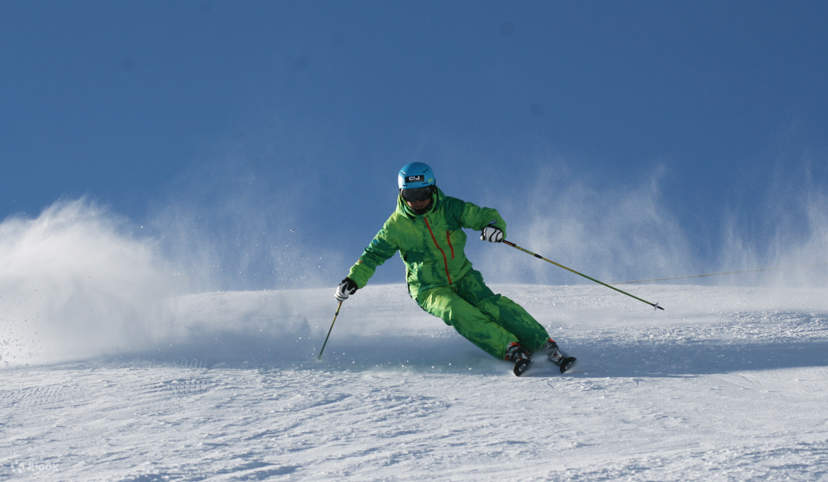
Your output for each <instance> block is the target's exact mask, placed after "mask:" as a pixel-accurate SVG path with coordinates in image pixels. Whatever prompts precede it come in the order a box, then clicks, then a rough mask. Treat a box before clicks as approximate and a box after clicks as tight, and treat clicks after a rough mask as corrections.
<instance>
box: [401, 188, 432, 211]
mask: <svg viewBox="0 0 828 482" xmlns="http://www.w3.org/2000/svg"><path fill="white" fill-rule="evenodd" d="M401 194H402V198H403V200H404V201H405V204H407V205H408V207H409V208H410V209H412V210H413V211H414V212H415V213H417V214H421V213H424V212H426V211H427V210H428V208H429V207H430V206H431V199H432V195H433V194H434V188H433V187H431V186H428V187H419V188H414V189H404V190H403V191H402V192H401Z"/></svg>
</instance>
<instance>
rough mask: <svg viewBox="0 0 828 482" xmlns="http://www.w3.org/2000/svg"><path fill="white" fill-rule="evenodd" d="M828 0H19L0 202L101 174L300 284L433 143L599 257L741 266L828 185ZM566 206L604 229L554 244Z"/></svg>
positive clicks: (485, 185) (5, 107) (1, 119)
mask: <svg viewBox="0 0 828 482" xmlns="http://www.w3.org/2000/svg"><path fill="white" fill-rule="evenodd" d="M825 18H828V4H826V3H825V2H816V1H813V2H812V1H797V2H762V1H733V2H723V1H701V2H661V1H632V2H610V1H599V2H591V1H567V2H517V3H515V2H486V1H480V2H471V1H452V2H386V1H356V2H335V1H331V2H326V1H282V2H272V1H268V2H253V1H247V2H220V1H208V0H204V1H187V2H184V1H179V2H167V1H165V2H158V1H145V2H109V1H78V2H58V1H37V2H29V1H6V2H3V3H2V4H1V5H0V65H2V76H0V165H2V175H1V176H0V219H2V218H7V217H9V216H24V217H25V216H29V217H36V216H38V215H39V213H40V212H41V211H42V210H43V209H45V208H47V207H48V206H50V205H51V204H52V203H54V202H55V201H57V200H61V199H63V200H67V199H75V198H78V197H81V196H85V197H86V198H87V199H89V200H91V201H92V202H94V203H96V204H98V205H102V206H105V207H106V208H108V209H109V210H110V211H111V212H112V213H114V214H113V215H117V216H118V217H120V218H122V219H125V220H126V221H125V222H124V224H125V225H127V226H132V227H133V228H135V229H136V232H137V231H141V230H143V231H142V232H143V233H144V234H143V235H145V236H149V237H153V238H157V239H161V240H165V239H169V238H172V237H173V236H172V235H170V234H169V233H170V231H171V229H170V225H171V224H175V225H176V227H177V228H178V232H180V231H181V230H182V229H183V228H182V226H192V227H193V229H194V230H195V231H197V236H196V237H198V238H199V239H200V240H201V241H205V240H208V239H209V240H213V241H205V242H215V243H216V246H220V247H219V248H216V250H217V251H219V252H221V253H222V254H221V256H222V259H224V261H222V262H221V264H222V267H221V268H220V269H222V270H226V271H233V274H230V275H228V276H227V279H228V280H230V281H227V282H225V283H224V285H225V286H226V287H267V286H270V285H273V284H280V283H282V284H291V283H292V282H293V283H294V284H301V283H302V282H303V280H301V279H297V278H296V274H295V271H291V274H290V276H280V275H279V274H278V272H279V271H280V270H282V271H285V270H283V269H282V268H281V267H280V266H281V265H282V264H284V263H291V262H297V263H299V264H302V266H304V267H305V269H318V270H319V277H320V278H322V279H324V280H328V279H329V278H330V279H332V278H336V279H333V281H332V282H333V283H335V282H336V281H338V279H339V277H340V276H341V274H344V271H345V269H347V267H348V266H349V265H350V263H351V262H352V261H353V260H354V259H355V258H356V256H358V254H359V252H360V251H361V249H362V247H363V246H365V245H366V244H367V243H368V241H370V238H371V236H373V234H374V233H375V232H376V230H377V229H378V227H379V226H380V225H381V223H382V222H383V221H384V219H385V217H386V216H387V214H388V213H389V212H390V210H391V209H392V208H393V204H394V195H395V192H394V182H395V175H396V171H397V170H398V169H399V167H400V166H402V165H403V164H405V163H407V162H409V161H412V160H418V161H423V162H427V163H430V164H431V165H432V166H433V167H434V170H435V171H436V174H437V176H438V184H439V185H440V186H441V187H442V188H443V189H444V190H445V191H447V192H448V193H449V194H453V195H456V196H458V197H461V198H464V199H467V200H471V201H476V202H478V203H481V204H486V205H490V206H492V207H497V208H500V209H501V210H502V211H503V214H504V216H505V217H506V219H507V222H509V223H510V226H514V227H515V229H514V230H512V231H511V232H510V233H509V236H510V238H511V239H513V240H515V241H516V242H520V241H521V240H526V241H531V242H532V245H533V246H531V247H534V248H535V249H537V250H539V251H543V250H544V249H548V250H553V249H554V252H553V253H549V252H547V254H549V255H550V256H552V257H553V258H555V259H559V260H561V261H566V260H569V259H572V260H574V261H576V262H578V263H580V264H579V266H584V265H586V268H589V269H591V270H593V272H596V271H597V272H602V273H608V274H609V273H613V274H618V275H619V276H620V275H624V276H633V277H636V276H638V275H645V274H646V275H672V274H675V272H674V271H672V270H670V271H671V272H669V273H668V272H665V271H668V269H667V267H666V266H665V265H663V264H662V265H659V266H657V267H650V268H648V269H643V268H642V269H637V268H636V266H639V267H640V263H639V264H636V263H632V262H631V261H629V262H627V263H626V265H625V267H624V269H613V267H612V266H610V264H612V263H613V261H612V260H613V259H615V260H617V259H618V257H619V256H624V255H622V254H619V253H621V252H619V251H613V249H616V248H612V249H610V248H609V247H610V246H616V247H617V246H623V247H625V248H632V249H638V252H637V253H636V254H635V256H634V257H633V258H632V259H634V260H645V259H648V258H651V257H653V256H654V254H653V253H652V252H649V251H648V250H653V249H658V250H659V253H660V255H662V256H663V257H664V258H665V259H667V258H670V257H671V256H679V257H680V258H682V263H680V266H678V265H677V266H676V267H675V268H674V269H675V270H680V269H683V270H702V271H703V270H707V269H717V268H728V267H729V266H724V265H725V264H728V263H727V260H726V259H725V257H723V256H722V251H723V249H724V248H723V243H726V239H732V237H733V236H732V233H733V232H736V233H738V234H737V236H736V237H737V238H739V240H740V242H741V245H742V246H743V247H744V244H747V245H749V248H750V250H752V251H755V252H756V253H759V256H758V257H753V258H750V260H751V261H752V262H758V263H760V264H761V263H763V262H766V261H767V260H766V259H764V256H763V255H764V254H767V253H768V251H769V250H770V249H771V248H770V246H771V245H772V244H773V241H774V240H775V239H779V238H780V236H779V230H780V229H783V228H784V230H785V231H786V236H787V235H788V234H791V236H794V237H796V235H798V236H800V237H807V236H808V235H809V233H812V232H813V231H814V230H815V227H814V226H813V225H812V224H813V219H811V220H810V221H809V219H808V212H809V209H811V210H812V208H813V206H814V205H813V203H812V202H811V201H808V200H809V199H811V200H812V199H813V197H814V196H817V197H818V196H820V195H821V194H822V193H824V192H825V190H826V186H828V167H826V147H828V146H827V145H826V144H827V143H826V138H825V132H828V90H826V88H825V86H826V85H828V78H827V77H828V75H827V74H828V56H826V55H825V52H826V47H828V30H826V29H825V28H824V19H825ZM573 186H577V189H573ZM631 199H632V200H634V201H635V200H637V201H636V202H633V203H631V204H630V203H628V204H630V206H629V207H627V208H625V209H624V210H623V211H620V212H614V208H615V207H618V206H621V205H624V202H625V200H631ZM809 202H811V204H809ZM564 204H566V205H570V206H572V209H570V210H569V211H566V212H564V211H562V208H561V205H564ZM547 207H548V210H547ZM638 208H640V209H641V214H642V215H643V216H645V217H647V216H649V217H648V218H647V219H648V220H647V221H646V222H644V223H643V224H636V221H630V223H631V224H628V225H623V226H619V227H618V228H617V229H608V228H606V225H605V224H604V221H603V220H602V219H603V218H602V216H606V217H607V218H608V219H615V218H616V217H617V216H622V215H623V216H636V215H637V214H636V212H637V211H638ZM530 211H531V213H532V214H531V215H530V214H529V212H530ZM547 212H548V213H549V218H548V219H544V215H545V213H547ZM648 213H649V214H648ZM553 214H554V216H553ZM562 216H565V217H566V218H567V221H566V222H567V223H568V224H567V226H570V227H571V226H572V223H573V222H574V223H577V220H579V219H580V220H589V221H590V222H591V223H593V227H594V229H590V226H589V225H587V226H581V227H579V229H578V230H577V231H578V232H579V233H581V234H580V235H579V236H580V238H579V237H578V236H572V237H569V238H566V239H567V240H568V242H570V244H567V243H557V244H556V243H554V242H553V241H552V238H554V237H555V236H556V234H555V226H556V225H562V219H561V217H562ZM184 218H186V219H187V222H182V219H184ZM544 222H547V223H548V227H546V228H544V229H540V231H539V229H538V228H537V226H538V225H539V224H542V223H544ZM612 223H615V224H612ZM612 223H611V224H612V225H613V226H618V224H617V223H618V221H613V222H612ZM809 223H811V224H809ZM660 225H664V226H666V228H665V230H667V231H670V232H669V233H668V234H665V232H664V231H663V230H661V229H660V228H659V227H658V226H660ZM530 229H533V230H534V232H535V233H537V232H541V231H542V232H543V233H544V235H543V236H540V237H539V236H537V235H532V234H531V233H530V232H529V231H530ZM570 231H572V230H570ZM590 233H596V234H595V236H591V235H590ZM631 233H633V234H636V233H637V234H636V235H641V233H644V234H645V235H647V234H648V233H650V234H651V236H649V241H654V242H645V241H636V242H633V241H631V240H630V236H631ZM727 233H731V235H728V234H727ZM185 237H186V236H185ZM583 237H590V238H594V237H597V238H600V239H591V244H590V245H589V246H591V247H595V250H596V251H598V250H602V251H603V252H611V256H605V255H602V254H600V253H594V252H593V253H592V254H590V253H589V252H583V250H581V251H578V250H576V248H577V247H578V246H583V243H581V242H579V240H582V239H583ZM621 237H623V239H621ZM180 238H181V236H178V237H177V239H180ZM544 239H546V240H548V242H545V241H544ZM216 240H217V241H216ZM659 243H661V244H662V245H663V244H665V243H667V244H670V245H671V246H672V247H674V248H675V247H676V246H678V245H680V246H681V253H680V255H674V254H671V251H670V250H669V249H667V250H666V251H665V250H663V249H661V248H657V247H656V248H654V247H653V246H659ZM170 244H173V243H170ZM737 244H738V243H737ZM280 247H283V248H284V249H282V248H280ZM169 249H170V250H172V251H175V250H176V249H177V250H178V251H182V250H186V248H182V247H181V246H178V247H177V248H174V247H170V248H169ZM476 249H478V248H477V247H474V248H472V252H475V250H476ZM277 251H282V252H284V253H286V254H285V256H287V257H288V258H289V259H287V260H276V261H274V254H273V253H274V252H277ZM574 251H578V254H577V255H572V253H570V252H574ZM240 252H244V253H246V254H245V256H244V261H242V259H241V258H242V256H240V255H239V254H238V253H240ZM754 254H755V253H754ZM481 256H482V255H481ZM299 258H301V260H299V261H297V260H298V259H299ZM251 260H253V261H251ZM497 262H498V261H485V260H484V261H482V265H483V266H488V267H491V266H493V265H494V264H495V263H497ZM507 262H508V261H507ZM622 264H623V263H622ZM241 265H244V266H242V267H240V266H241ZM274 265H275V266H276V267H275V268H274ZM231 266H233V267H232V268H231ZM586 268H584V269H586ZM274 273H276V274H274ZM515 277H516V278H519V279H526V280H529V278H528V277H525V276H524V277H522V276H520V275H519V274H518V275H517V276H515ZM377 279H378V280H381V281H399V280H401V274H400V272H399V266H398V264H397V263H394V265H393V267H392V268H391V269H389V270H385V271H382V272H381V273H378V278H377ZM531 280H537V278H532V279H531ZM542 281H547V280H546V279H542Z"/></svg>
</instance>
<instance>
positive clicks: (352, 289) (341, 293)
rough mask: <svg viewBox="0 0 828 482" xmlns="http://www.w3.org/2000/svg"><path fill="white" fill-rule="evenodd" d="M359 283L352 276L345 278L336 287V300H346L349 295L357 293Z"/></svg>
mask: <svg viewBox="0 0 828 482" xmlns="http://www.w3.org/2000/svg"><path fill="white" fill-rule="evenodd" d="M356 290H357V285H356V283H354V280H352V279H351V278H345V279H344V280H342V281H340V282H339V286H337V287H336V301H345V300H347V299H348V297H349V296H351V295H352V294H354V293H356Z"/></svg>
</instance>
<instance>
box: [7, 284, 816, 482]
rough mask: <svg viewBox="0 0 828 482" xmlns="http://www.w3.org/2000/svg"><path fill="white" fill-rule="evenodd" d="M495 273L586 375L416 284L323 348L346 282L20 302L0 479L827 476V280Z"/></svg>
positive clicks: (13, 323)
mask: <svg viewBox="0 0 828 482" xmlns="http://www.w3.org/2000/svg"><path fill="white" fill-rule="evenodd" d="M494 288H496V289H497V290H498V291H499V292H501V293H503V294H504V295H507V296H509V297H511V298H513V299H515V300H516V301H518V302H519V303H521V304H522V305H523V306H524V307H526V308H527V309H528V310H529V311H530V312H531V313H533V314H534V315H535V316H536V317H537V318H538V320H539V321H541V322H542V323H543V324H544V325H545V326H546V327H547V329H548V330H549V332H550V334H551V335H552V336H553V337H554V338H555V339H556V340H557V341H558V343H559V344H560V345H561V347H562V348H563V349H564V350H565V351H567V352H569V353H571V354H573V355H575V356H577V357H578V358H579V365H578V368H577V369H576V370H575V371H574V372H573V373H571V374H567V375H563V376H562V375H560V374H558V373H557V372H556V370H555V367H553V366H550V365H547V364H545V362H543V361H538V362H537V363H536V364H535V366H534V367H533V368H532V370H531V371H530V372H528V373H527V374H526V376H524V377H521V378H517V377H514V376H513V375H512V374H511V370H510V366H509V365H508V364H507V363H505V362H502V361H498V360H494V359H492V358H490V357H489V356H488V355H486V354H485V353H483V352H482V351H480V350H479V349H477V348H475V347H474V346H473V345H471V344H470V343H468V342H467V341H465V340H464V339H462V338H461V337H460V336H459V335H457V334H456V333H455V332H454V331H453V330H452V329H451V328H450V327H447V326H446V325H444V324H443V323H442V321H440V320H438V319H436V318H433V317H431V316H429V315H427V314H426V313H425V312H423V311H421V310H420V309H419V308H418V307H417V306H416V305H415V304H414V303H413V302H412V301H411V300H410V299H409V298H408V296H407V294H406V290H405V287H404V286H403V285H369V286H368V287H366V288H365V289H363V290H360V291H359V292H358V293H357V294H356V295H355V296H354V297H353V298H352V299H350V300H348V301H346V302H345V303H344V304H343V307H342V311H341V313H340V315H339V318H338V319H337V321H336V325H335V326H334V329H333V332H332V335H331V338H330V341H329V343H328V346H327V348H326V351H325V353H324V355H323V358H322V360H321V361H318V360H317V359H316V355H317V353H318V351H319V349H320V347H321V343H322V341H323V339H324V337H325V334H326V332H327V330H328V328H329V326H330V323H331V320H332V317H333V313H334V310H335V309H336V302H335V301H334V300H333V288H330V289H324V290H313V289H308V290H285V291H260V292H215V293H201V294H192V295H184V296H174V297H172V298H170V299H167V300H163V303H161V304H160V305H153V306H151V307H150V309H148V313H151V315H147V316H146V317H143V318H142V317H141V316H138V315H136V314H135V313H134V307H131V308H130V316H129V317H127V318H126V319H127V320H129V321H130V323H125V322H123V320H122V319H121V318H119V320H121V321H119V322H118V323H112V324H110V323H109V322H108V321H107V320H106V319H100V318H101V317H100V315H101V313H107V311H106V310H97V311H95V312H93V316H96V317H94V319H86V320H83V322H82V323H81V322H78V321H77V320H78V314H77V313H76V312H75V311H76V310H73V312H72V313H70V314H68V315H67V318H66V320H61V317H60V316H59V315H60V314H61V311H60V310H59V309H56V308H55V307H54V306H52V305H50V309H49V310H48V313H47V312H44V311H37V310H35V313H33V314H30V316H29V317H28V318H22V317H15V318H12V314H16V315H19V314H20V313H23V312H25V311H26V309H27V307H29V308H30V307H31V306H32V305H31V303H32V301H31V299H27V300H24V301H20V302H10V301H9V300H8V299H6V300H5V301H4V303H5V308H8V307H9V306H11V307H16V308H17V310H16V311H14V310H12V311H9V310H8V309H6V310H4V313H6V314H5V315H4V318H3V320H2V321H3V322H4V324H3V326H4V333H3V334H2V335H0V354H2V360H0V363H2V364H3V368H0V377H1V378H0V433H1V434H2V436H0V479H8V478H10V479H21V480H24V479H25V480H31V479H34V480H167V479H171V480H179V479H187V480H194V479H195V480H198V479H205V478H208V479H211V480H250V479H254V480H256V479H258V480H262V479H275V480H280V479H283V480H342V479H350V480H387V479H390V480H421V479H437V480H495V479H504V478H508V479H520V480H564V479H566V480H570V479H572V480H602V479H633V480H687V479H712V480H729V479H738V480H744V479H768V478H770V479H786V478H790V479H794V480H826V479H828V410H826V409H825V407H826V406H828V296H825V290H824V289H794V288H788V289H781V288H774V287H759V286H749V287H740V286H699V285H666V286H665V285H660V286H659V285H643V286H640V285H627V286H623V288H624V289H626V290H628V291H631V292H632V293H634V294H637V295H641V296H643V297H645V298H647V299H651V300H653V301H657V302H659V303H660V304H661V305H662V306H664V307H665V308H666V311H655V310H653V309H652V308H649V307H647V306H646V305H643V304H641V303H638V302H636V301H635V300H632V299H630V298H627V297H625V296H622V295H619V294H618V293H615V292H612V291H610V290H607V289H606V288H603V287H601V286H596V285H575V286H539V285H494ZM34 306H38V305H34ZM73 306H74V305H73ZM116 314H117V312H116ZM67 324H68V326H67ZM73 330H75V331H77V330H86V331H80V332H79V333H75V334H74V335H71V336H69V335H67V333H70V332H72V333H74V331H73ZM64 337H65V338H64ZM61 340H63V341H61Z"/></svg>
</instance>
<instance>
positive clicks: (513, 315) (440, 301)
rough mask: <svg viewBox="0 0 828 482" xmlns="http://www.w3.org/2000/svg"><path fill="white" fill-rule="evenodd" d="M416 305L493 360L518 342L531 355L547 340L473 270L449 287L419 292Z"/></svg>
mask: <svg viewBox="0 0 828 482" xmlns="http://www.w3.org/2000/svg"><path fill="white" fill-rule="evenodd" d="M416 302H417V304H418V305H420V307H421V308H422V309H424V310H425V311H427V312H428V313H431V314H432V315H434V316H437V317H439V318H441V319H442V320H443V321H445V322H446V324H447V325H450V326H452V327H454V329H455V330H457V332H458V333H460V334H461V335H463V336H464V337H465V338H466V339H468V340H469V341H471V342H472V343H474V344H475V345H477V346H478V347H480V348H482V349H483V350H484V351H485V352H486V353H489V354H490V355H492V356H494V357H496V358H500V359H503V358H505V356H506V349H507V348H508V347H509V345H510V344H511V343H514V342H519V343H520V344H521V346H523V347H524V348H525V349H526V350H528V351H529V352H530V353H531V352H534V351H537V350H539V349H541V347H543V345H544V343H546V340H548V339H549V334H548V333H547V332H546V329H545V328H544V327H543V326H542V325H541V324H540V323H538V322H537V321H536V320H535V319H534V318H532V315H530V314H529V313H527V312H526V310H524V309H523V308H522V307H521V306H520V305H518V304H517V303H515V302H514V301H512V300H510V299H509V298H507V297H505V296H502V295H499V294H495V293H494V292H492V290H491V289H489V287H488V286H486V284H485V283H484V282H483V277H482V276H481V275H480V272H478V271H476V270H471V271H469V272H468V273H467V274H466V275H465V276H463V277H462V278H461V279H459V280H454V283H453V284H451V285H450V286H441V287H437V288H431V289H426V290H422V291H419V292H418V293H417V298H416Z"/></svg>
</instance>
